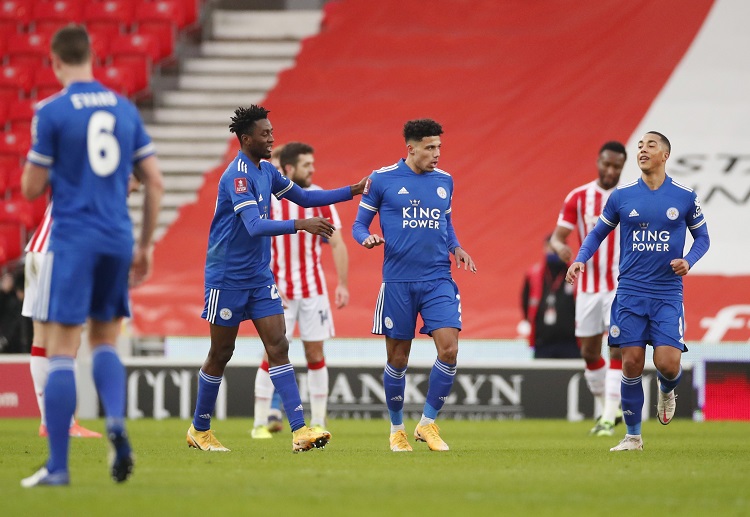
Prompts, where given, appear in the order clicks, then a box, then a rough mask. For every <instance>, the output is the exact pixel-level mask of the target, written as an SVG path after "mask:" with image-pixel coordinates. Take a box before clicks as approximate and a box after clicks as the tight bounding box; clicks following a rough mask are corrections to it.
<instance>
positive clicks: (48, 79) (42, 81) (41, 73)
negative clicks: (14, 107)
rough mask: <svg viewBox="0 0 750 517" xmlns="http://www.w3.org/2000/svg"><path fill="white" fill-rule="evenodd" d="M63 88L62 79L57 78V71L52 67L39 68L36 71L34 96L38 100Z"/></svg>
mask: <svg viewBox="0 0 750 517" xmlns="http://www.w3.org/2000/svg"><path fill="white" fill-rule="evenodd" d="M60 89H62V86H61V85H60V81H58V80H57V76H55V72H53V71H52V68H51V67H48V66H46V67H44V68H37V69H36V71H35V72H34V87H33V91H34V98H36V99H38V100H42V99H46V98H47V97H49V96H50V95H52V94H54V93H57V92H59V91H60Z"/></svg>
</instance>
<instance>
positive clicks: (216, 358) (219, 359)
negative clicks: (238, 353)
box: [207, 345, 234, 368]
mask: <svg viewBox="0 0 750 517" xmlns="http://www.w3.org/2000/svg"><path fill="white" fill-rule="evenodd" d="M233 354H234V346H233V345H232V346H222V347H213V346H212V347H211V350H209V352H208V359H207V360H208V362H210V363H212V364H215V365H218V366H221V367H222V368H223V367H224V366H226V364H227V363H228V362H229V360H230V359H231V358H232V355H233Z"/></svg>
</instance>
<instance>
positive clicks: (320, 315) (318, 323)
mask: <svg viewBox="0 0 750 517" xmlns="http://www.w3.org/2000/svg"><path fill="white" fill-rule="evenodd" d="M284 320H285V321H286V337H287V339H288V340H289V341H291V340H292V335H293V334H294V326H295V324H297V325H299V336H300V339H301V340H302V341H325V340H326V339H328V338H330V337H332V336H335V335H336V332H335V330H334V328H333V314H331V304H330V303H329V302H328V296H327V295H324V294H322V295H316V296H312V297H310V298H301V299H299V300H287V307H286V308H285V309H284Z"/></svg>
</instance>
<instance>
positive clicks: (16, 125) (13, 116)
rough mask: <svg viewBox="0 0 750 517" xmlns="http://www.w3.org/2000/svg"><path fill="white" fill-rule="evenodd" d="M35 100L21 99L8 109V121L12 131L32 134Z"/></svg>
mask: <svg viewBox="0 0 750 517" xmlns="http://www.w3.org/2000/svg"><path fill="white" fill-rule="evenodd" d="M35 103H36V101H35V100H32V99H19V100H18V101H16V102H14V103H13V104H11V105H10V106H9V107H8V113H7V116H6V121H7V122H8V124H9V125H10V129H11V131H17V132H22V131H26V132H30V131H31V119H32V117H33V116H34V104H35Z"/></svg>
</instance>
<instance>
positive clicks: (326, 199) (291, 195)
mask: <svg viewBox="0 0 750 517" xmlns="http://www.w3.org/2000/svg"><path fill="white" fill-rule="evenodd" d="M283 197H285V198H286V199H288V200H289V201H291V202H292V203H294V204H295V205H299V206H301V207H303V208H310V207H313V206H326V205H333V204H335V203H340V202H342V201H349V200H350V199H351V198H352V189H351V187H341V188H337V189H334V190H305V189H303V188H301V187H300V186H299V185H297V184H295V183H292V186H291V188H289V189H288V190H286V191H285V192H284V194H283Z"/></svg>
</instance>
